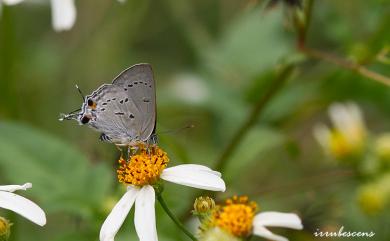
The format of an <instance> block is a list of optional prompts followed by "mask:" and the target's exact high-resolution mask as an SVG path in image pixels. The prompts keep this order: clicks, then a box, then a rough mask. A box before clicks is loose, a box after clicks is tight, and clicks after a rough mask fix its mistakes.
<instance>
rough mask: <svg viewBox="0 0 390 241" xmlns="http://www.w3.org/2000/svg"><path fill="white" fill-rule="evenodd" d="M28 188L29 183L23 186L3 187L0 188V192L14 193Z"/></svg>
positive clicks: (30, 186)
mask: <svg viewBox="0 0 390 241" xmlns="http://www.w3.org/2000/svg"><path fill="white" fill-rule="evenodd" d="M28 188H32V184H31V183H29V182H28V183H25V184H23V185H5V186H0V191H5V192H15V191H16V190H27V189H28Z"/></svg>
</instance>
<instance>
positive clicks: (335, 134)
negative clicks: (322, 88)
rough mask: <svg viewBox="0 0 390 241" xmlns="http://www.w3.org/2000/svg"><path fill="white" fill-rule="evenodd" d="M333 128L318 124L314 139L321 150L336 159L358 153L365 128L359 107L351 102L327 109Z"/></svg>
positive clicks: (364, 136)
mask: <svg viewBox="0 0 390 241" xmlns="http://www.w3.org/2000/svg"><path fill="white" fill-rule="evenodd" d="M329 116H330V119H331V121H332V124H333V128H328V127H327V126H325V125H323V124H318V125H317V126H316V127H315V128H314V137H315V138H316V139H317V141H318V142H319V143H320V145H321V146H322V148H323V149H324V150H325V151H326V152H327V153H329V154H330V155H332V156H334V157H336V158H343V157H348V156H351V155H354V154H357V153H360V152H361V151H362V149H363V147H364V144H365V141H366V135H367V131H366V127H365V124H364V120H363V115H362V113H361V111H360V109H359V107H358V106H357V105H356V104H354V103H351V102H348V103H345V104H340V103H335V104H332V105H331V106H330V107H329Z"/></svg>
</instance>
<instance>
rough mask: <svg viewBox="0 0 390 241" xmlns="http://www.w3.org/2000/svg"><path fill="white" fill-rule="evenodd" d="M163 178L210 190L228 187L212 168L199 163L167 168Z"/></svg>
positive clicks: (222, 189) (223, 189)
mask: <svg viewBox="0 0 390 241" xmlns="http://www.w3.org/2000/svg"><path fill="white" fill-rule="evenodd" d="M161 178H162V179H164V180H166V181H169V182H173V183H177V184H180V185H184V186H190V187H195V188H200V189H204V190H210V191H222V192H224V191H225V189H226V186H225V182H224V181H223V180H222V178H221V177H220V176H219V175H217V172H214V171H212V170H211V169H208V168H207V169H206V168H199V165H192V164H185V165H179V166H175V167H170V168H167V169H165V170H164V171H163V172H162V174H161Z"/></svg>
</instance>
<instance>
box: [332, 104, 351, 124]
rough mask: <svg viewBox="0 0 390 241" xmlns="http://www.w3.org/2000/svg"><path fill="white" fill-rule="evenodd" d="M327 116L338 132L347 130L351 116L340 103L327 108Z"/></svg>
mask: <svg viewBox="0 0 390 241" xmlns="http://www.w3.org/2000/svg"><path fill="white" fill-rule="evenodd" d="M329 116H330V119H331V120H332V123H333V125H334V126H335V127H336V128H337V129H339V130H343V129H344V128H348V126H349V124H350V123H351V116H350V113H349V112H348V109H347V107H346V106H345V105H343V104H340V103H335V104H332V105H331V106H330V107H329Z"/></svg>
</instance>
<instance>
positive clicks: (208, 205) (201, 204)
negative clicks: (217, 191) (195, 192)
mask: <svg viewBox="0 0 390 241" xmlns="http://www.w3.org/2000/svg"><path fill="white" fill-rule="evenodd" d="M214 208H215V201H214V200H213V199H212V198H210V197H198V198H197V199H195V202H194V214H196V215H202V214H207V213H209V212H210V211H211V210H213V209H214Z"/></svg>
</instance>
